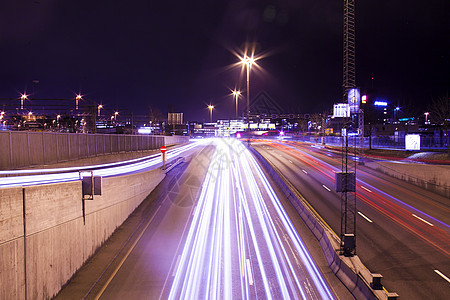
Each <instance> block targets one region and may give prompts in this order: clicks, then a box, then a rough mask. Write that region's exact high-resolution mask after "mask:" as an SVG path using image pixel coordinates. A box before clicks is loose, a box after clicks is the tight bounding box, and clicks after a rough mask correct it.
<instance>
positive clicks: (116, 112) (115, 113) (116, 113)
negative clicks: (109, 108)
mask: <svg viewBox="0 0 450 300" xmlns="http://www.w3.org/2000/svg"><path fill="white" fill-rule="evenodd" d="M118 115H119V112H118V111H115V112H114V121H116V120H117V116H118Z"/></svg>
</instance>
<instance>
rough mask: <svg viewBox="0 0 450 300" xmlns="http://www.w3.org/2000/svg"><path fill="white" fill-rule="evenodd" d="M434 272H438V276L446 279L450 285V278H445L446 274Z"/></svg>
mask: <svg viewBox="0 0 450 300" xmlns="http://www.w3.org/2000/svg"><path fill="white" fill-rule="evenodd" d="M434 272H436V274H438V275H439V276H441V277H442V278H444V279H445V280H447V282H449V283H450V278H448V277H447V276H445V275H444V274H442V272H440V271H439V270H434Z"/></svg>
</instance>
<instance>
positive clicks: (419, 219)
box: [412, 214, 434, 226]
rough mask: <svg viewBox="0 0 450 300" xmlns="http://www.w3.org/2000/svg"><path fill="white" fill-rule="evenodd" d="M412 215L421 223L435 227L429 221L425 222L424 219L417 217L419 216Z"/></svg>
mask: <svg viewBox="0 0 450 300" xmlns="http://www.w3.org/2000/svg"><path fill="white" fill-rule="evenodd" d="M412 215H413V217H414V218H416V219H419V220H420V221H422V222H424V223H426V224H428V225H430V226H434V225H433V224H431V223H430V222H428V221H427V220H424V219H422V218H421V217H419V216H417V215H415V214H412Z"/></svg>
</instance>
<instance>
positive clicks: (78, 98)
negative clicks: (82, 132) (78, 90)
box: [75, 94, 83, 110]
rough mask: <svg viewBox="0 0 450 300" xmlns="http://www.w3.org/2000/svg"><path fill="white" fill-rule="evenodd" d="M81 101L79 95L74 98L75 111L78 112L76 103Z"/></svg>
mask: <svg viewBox="0 0 450 300" xmlns="http://www.w3.org/2000/svg"><path fill="white" fill-rule="evenodd" d="M82 99H83V97H82V96H81V95H80V94H78V95H77V96H76V97H75V110H78V101H80V100H82Z"/></svg>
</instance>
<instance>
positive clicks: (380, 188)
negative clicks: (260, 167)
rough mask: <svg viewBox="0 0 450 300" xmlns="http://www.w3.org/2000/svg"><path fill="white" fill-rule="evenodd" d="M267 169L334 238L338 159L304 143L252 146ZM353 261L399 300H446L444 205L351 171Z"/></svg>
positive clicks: (449, 285) (449, 207)
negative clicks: (284, 181) (275, 173)
mask: <svg viewBox="0 0 450 300" xmlns="http://www.w3.org/2000/svg"><path fill="white" fill-rule="evenodd" d="M252 146H253V147H254V148H255V149H256V150H257V151H259V152H260V153H261V154H262V155H263V156H264V157H265V158H266V159H267V160H268V161H270V162H271V163H272V164H273V165H274V166H275V167H276V168H277V169H278V171H279V172H280V173H281V174H282V175H283V176H284V177H285V178H287V179H288V180H289V181H290V182H291V183H292V184H293V185H294V186H295V187H296V189H297V190H298V191H299V192H300V193H301V194H302V195H303V196H304V197H305V198H306V200H307V201H308V202H309V203H310V204H311V205H312V207H313V208H314V209H315V210H316V211H317V212H318V214H319V215H320V216H321V217H322V218H323V219H324V220H325V221H326V222H327V223H328V225H329V226H330V227H331V228H332V229H333V230H334V232H336V233H337V234H339V233H340V220H341V215H340V194H338V193H336V192H334V191H335V178H334V177H335V175H334V172H339V171H340V170H341V156H340V154H339V153H335V152H332V151H329V150H327V149H325V148H321V147H317V146H314V145H311V144H304V143H278V142H269V141H268V142H264V143H263V142H259V143H252ZM356 211H357V222H356V223H357V231H356V234H357V255H358V256H359V257H360V258H361V260H362V262H363V263H364V264H365V266H366V267H367V268H368V269H369V270H370V271H371V272H372V273H380V274H382V275H383V280H382V281H383V284H384V286H385V287H386V289H387V290H388V291H390V292H397V293H398V294H399V295H400V297H401V298H402V299H448V297H449V295H450V282H449V278H448V277H449V275H450V259H449V258H450V235H449V233H450V230H449V225H448V224H450V201H449V199H447V198H445V197H442V196H440V195H437V194H434V193H431V192H429V191H426V190H424V189H422V188H419V187H417V186H414V185H411V184H409V183H407V182H404V181H400V180H396V179H394V178H391V177H389V176H386V175H383V174H381V173H378V172H376V171H373V170H371V169H368V168H366V167H363V166H358V167H357V199H356Z"/></svg>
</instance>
